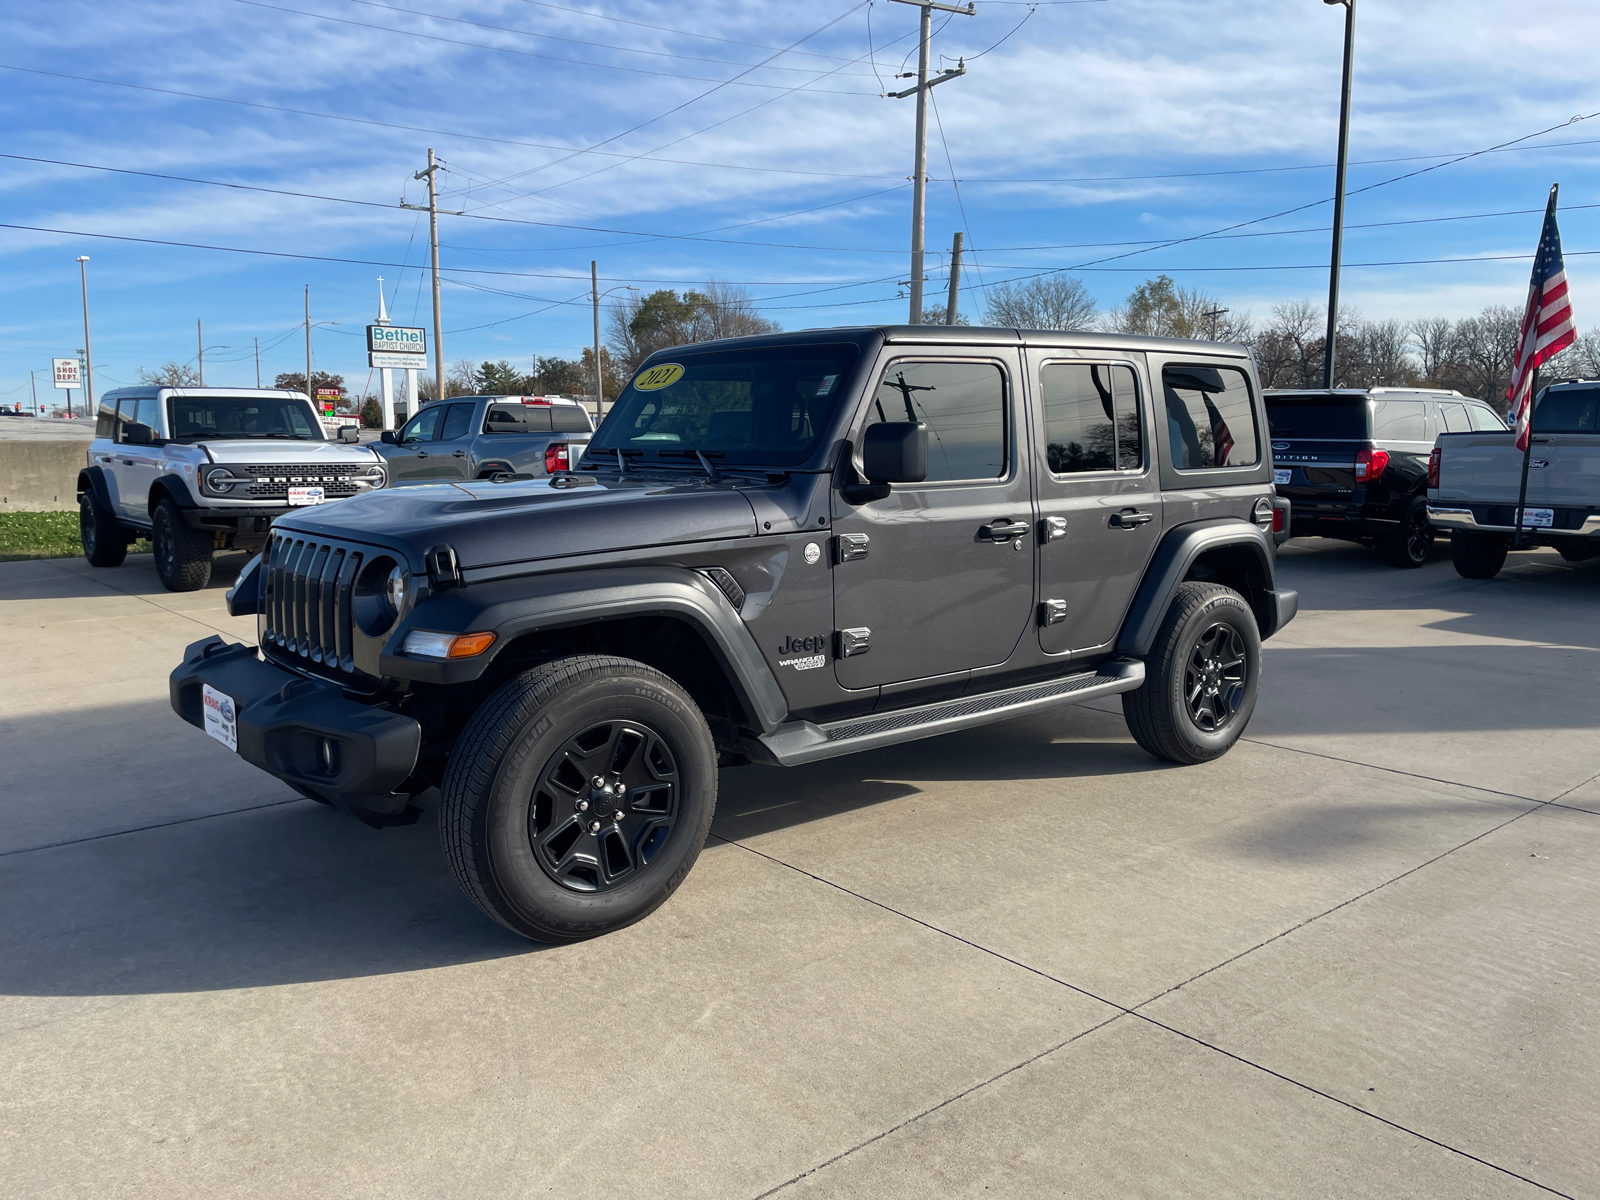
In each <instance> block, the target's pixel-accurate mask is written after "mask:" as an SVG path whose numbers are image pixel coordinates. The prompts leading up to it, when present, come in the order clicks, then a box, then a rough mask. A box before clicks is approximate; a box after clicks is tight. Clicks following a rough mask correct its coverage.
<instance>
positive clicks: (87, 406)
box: [67, 254, 94, 417]
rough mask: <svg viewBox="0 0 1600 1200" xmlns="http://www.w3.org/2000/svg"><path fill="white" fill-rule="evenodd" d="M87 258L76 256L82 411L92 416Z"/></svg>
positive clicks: (70, 410)
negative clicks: (80, 316)
mask: <svg viewBox="0 0 1600 1200" xmlns="http://www.w3.org/2000/svg"><path fill="white" fill-rule="evenodd" d="M88 264H89V256H88V255H87V254H80V255H78V278H79V280H80V281H81V282H82V284H83V369H84V375H83V396H84V401H85V403H84V406H83V411H84V415H85V416H93V415H94V353H93V350H92V348H91V347H90V345H89V265H88ZM71 415H72V405H71V404H68V405H67V416H69V417H70V416H71Z"/></svg>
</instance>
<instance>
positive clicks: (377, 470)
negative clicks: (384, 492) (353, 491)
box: [358, 463, 388, 488]
mask: <svg viewBox="0 0 1600 1200" xmlns="http://www.w3.org/2000/svg"><path fill="white" fill-rule="evenodd" d="M358 478H359V479H360V480H361V482H362V483H364V484H366V485H367V486H368V487H370V488H381V487H382V486H383V485H384V482H385V481H386V480H387V479H388V473H387V472H386V471H385V470H384V469H383V467H382V466H380V465H379V464H377V463H373V464H372V466H370V467H368V468H367V469H366V470H365V471H363V472H361V474H360V476H358Z"/></svg>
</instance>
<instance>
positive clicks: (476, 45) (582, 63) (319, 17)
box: [233, 0, 873, 96]
mask: <svg viewBox="0 0 1600 1200" xmlns="http://www.w3.org/2000/svg"><path fill="white" fill-rule="evenodd" d="M233 2H234V3H235V4H248V5H249V6H250V7H251V8H265V9H268V10H270V11H272V12H281V13H289V14H291V15H293V16H296V17H308V18H310V19H311V20H313V21H332V22H333V23H334V24H336V25H351V26H354V27H355V28H357V29H371V30H375V31H377V32H378V33H394V34H399V35H401V36H402V37H414V38H421V39H423V40H424V41H429V42H443V43H445V44H447V45H451V46H465V47H467V48H469V49H472V50H491V51H493V52H495V53H496V54H515V55H517V56H518V57H520V58H539V59H544V60H546V61H549V62H559V63H567V64H569V65H572V66H578V67H596V68H598V69H600V70H602V71H624V72H626V73H628V74H630V75H656V76H661V77H663V78H667V79H688V80H693V81H695V82H698V83H715V84H717V85H718V86H719V87H726V86H729V85H731V84H735V83H737V84H738V85H739V86H740V87H753V88H782V87H784V86H785V85H784V84H781V83H754V82H744V81H743V76H745V75H748V74H749V73H750V72H751V71H755V70H758V69H760V68H761V67H764V66H766V64H765V63H757V64H756V65H755V66H753V67H750V68H748V69H747V70H745V71H741V72H740V73H739V74H738V75H735V76H734V77H733V78H732V79H713V78H711V77H710V76H706V75H684V74H681V73H679V72H676V71H650V70H647V69H645V68H644V67H624V66H619V65H617V64H616V63H598V62H592V61H590V60H588V59H582V58H563V57H561V56H560V55H558V54H540V53H539V52H538V51H536V50H518V49H516V48H514V47H512V46H491V45H489V44H488V43H486V42H465V41H462V40H461V39H460V38H448V37H444V36H442V35H441V34H437V33H423V32H422V31H421V30H417V29H397V28H395V27H394V26H393V25H373V24H371V23H370V22H368V21H352V20H351V19H350V18H348V17H333V16H329V15H328V14H327V13H313V12H306V11H304V10H303V9H298V8H284V7H283V6H281V5H277V4H267V3H266V2H265V0H233ZM378 7H383V6H382V5H379V6H378ZM400 11H404V10H400ZM423 15H428V14H423ZM438 19H439V20H452V19H453V18H450V17H440V18H438ZM467 23H468V24H474V23H475V22H467ZM489 28H495V26H489ZM508 32H518V31H516V30H509V31H508ZM536 36H537V35H536ZM808 86H809V84H801V85H800V87H802V88H803V87H808ZM713 90H715V89H713ZM796 90H798V89H796ZM828 94H829V95H839V96H870V95H873V93H872V92H846V91H831V92H829V93H828Z"/></svg>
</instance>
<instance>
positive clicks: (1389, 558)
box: [1379, 496, 1433, 569]
mask: <svg viewBox="0 0 1600 1200" xmlns="http://www.w3.org/2000/svg"><path fill="white" fill-rule="evenodd" d="M1379 549H1380V550H1382V552H1383V559H1384V561H1385V562H1387V563H1388V564H1389V565H1390V566H1391V567H1404V568H1412V569H1415V568H1417V567H1420V566H1422V565H1423V564H1424V563H1426V562H1427V561H1428V555H1429V554H1430V553H1432V552H1433V525H1432V524H1431V523H1429V521H1428V501H1427V499H1426V497H1423V496H1413V497H1412V499H1411V503H1409V504H1407V505H1406V510H1405V512H1404V513H1403V514H1401V517H1400V526H1399V528H1397V529H1396V530H1395V531H1394V532H1393V533H1391V534H1389V535H1388V537H1386V538H1385V539H1384V540H1383V542H1382V543H1381V544H1380V546H1379Z"/></svg>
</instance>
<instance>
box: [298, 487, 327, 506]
mask: <svg viewBox="0 0 1600 1200" xmlns="http://www.w3.org/2000/svg"><path fill="white" fill-rule="evenodd" d="M326 499H327V497H326V496H324V495H323V494H322V489H321V488H319V487H292V488H290V489H289V503H290V504H295V505H299V504H321V503H322V502H323V501H324V500H326Z"/></svg>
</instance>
